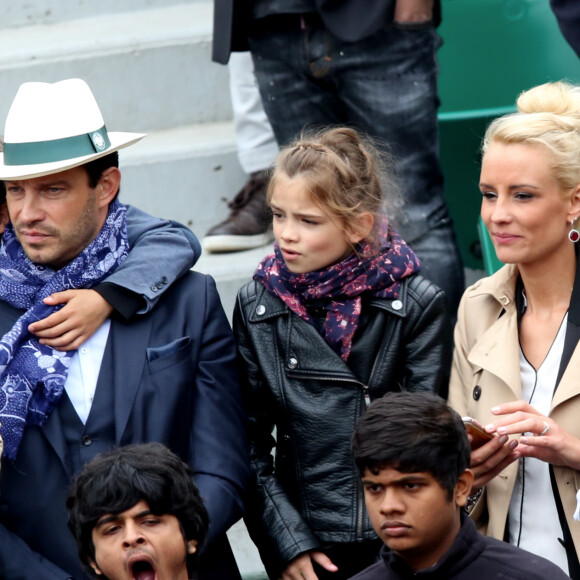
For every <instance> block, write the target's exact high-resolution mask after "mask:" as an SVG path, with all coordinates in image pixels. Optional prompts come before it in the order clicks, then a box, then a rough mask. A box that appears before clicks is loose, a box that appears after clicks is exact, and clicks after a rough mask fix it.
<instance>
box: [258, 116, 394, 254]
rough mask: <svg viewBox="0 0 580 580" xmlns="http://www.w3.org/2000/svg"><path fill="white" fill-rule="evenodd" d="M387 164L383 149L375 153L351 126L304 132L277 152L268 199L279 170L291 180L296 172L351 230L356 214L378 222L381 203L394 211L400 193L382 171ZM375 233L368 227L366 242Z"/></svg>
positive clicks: (374, 239) (317, 200)
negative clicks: (381, 151)
mask: <svg viewBox="0 0 580 580" xmlns="http://www.w3.org/2000/svg"><path fill="white" fill-rule="evenodd" d="M390 164H391V160H390V159H388V158H387V157H386V156H385V154H384V153H383V154H379V152H378V149H377V148H376V147H375V146H374V144H373V143H372V142H371V141H370V140H369V139H368V138H364V137H362V136H361V135H360V134H359V133H358V132H357V131H355V130H354V129H350V128H347V127H338V128H333V129H326V130H322V131H319V132H316V133H305V134H302V135H301V136H300V137H299V138H298V139H296V140H295V141H294V142H292V143H290V144H289V145H288V146H286V147H284V148H283V149H282V150H281V151H280V154H279V155H278V159H277V160H276V164H275V167H274V171H273V174H272V178H271V180H270V185H269V187H268V197H267V199H268V203H270V200H271V198H272V193H273V192H274V190H275V188H276V186H277V183H278V176H279V175H280V174H284V175H287V176H288V177H289V178H291V179H292V178H294V177H296V176H300V177H302V178H304V179H305V182H306V187H307V188H308V193H309V194H310V196H311V198H312V200H313V202H314V203H315V204H317V205H319V206H320V207H321V208H323V209H324V210H325V211H329V212H330V213H332V214H334V215H335V216H336V217H338V218H339V219H340V220H341V222H342V224H343V226H344V229H345V232H347V233H352V231H353V230H352V226H353V224H354V223H355V219H356V218H357V217H358V216H359V215H361V214H363V213H365V212H368V213H370V214H371V215H372V216H373V217H374V218H375V219H374V223H375V225H377V224H378V223H379V219H378V218H379V215H380V214H382V213H383V210H384V209H385V206H386V209H387V211H389V209H390V208H391V206H392V211H393V212H394V211H395V208H396V206H397V204H398V199H399V194H398V189H397V187H396V185H395V179H394V177H393V175H392V174H391V173H390V172H388V171H387V165H390ZM383 193H385V195H384V196H383ZM385 202H386V203H385ZM389 213H390V212H389ZM376 234H377V231H376V228H373V231H371V234H370V235H369V236H368V238H367V240H366V241H369V242H371V243H372V244H374V243H375V242H377V236H376Z"/></svg>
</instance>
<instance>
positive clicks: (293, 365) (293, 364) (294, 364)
mask: <svg viewBox="0 0 580 580" xmlns="http://www.w3.org/2000/svg"><path fill="white" fill-rule="evenodd" d="M297 366H298V361H297V360H296V359H295V358H291V359H290V360H289V361H288V368H289V369H295V368H296V367H297Z"/></svg>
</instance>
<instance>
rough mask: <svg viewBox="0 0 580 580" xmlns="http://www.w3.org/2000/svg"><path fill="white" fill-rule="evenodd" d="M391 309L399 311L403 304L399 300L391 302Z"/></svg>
mask: <svg viewBox="0 0 580 580" xmlns="http://www.w3.org/2000/svg"><path fill="white" fill-rule="evenodd" d="M393 308H394V309H395V310H401V308H403V303H402V302H401V301H400V300H393Z"/></svg>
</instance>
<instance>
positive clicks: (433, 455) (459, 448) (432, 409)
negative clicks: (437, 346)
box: [352, 392, 471, 499]
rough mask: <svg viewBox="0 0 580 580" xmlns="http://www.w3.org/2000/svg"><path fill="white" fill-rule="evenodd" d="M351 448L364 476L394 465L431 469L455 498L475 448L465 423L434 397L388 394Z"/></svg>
mask: <svg viewBox="0 0 580 580" xmlns="http://www.w3.org/2000/svg"><path fill="white" fill-rule="evenodd" d="M352 449H353V453H354V459H355V462H356V465H357V467H358V469H359V472H360V474H361V476H362V475H363V474H364V472H365V470H367V469H368V470H369V471H370V472H371V473H373V474H375V475H376V474H377V473H378V472H379V471H380V470H381V469H384V468H386V467H393V468H395V469H397V470H398V471H402V472H405V473H407V472H408V473H412V472H419V471H427V472H429V473H431V474H432V475H433V477H434V478H435V479H436V480H437V481H438V482H439V483H440V484H441V486H442V487H443V488H444V489H445V490H446V491H447V493H448V494H449V498H450V499H451V498H452V496H453V490H454V488H455V484H456V483H457V479H458V477H459V475H460V474H461V473H463V471H465V469H467V468H468V467H469V461H470V453H471V446H470V443H469V439H468V437H467V433H466V431H465V427H464V426H463V421H462V420H461V417H460V416H459V414H458V413H457V412H455V411H454V410H453V409H451V408H450V407H448V406H447V404H446V402H445V401H444V400H443V399H442V398H441V397H438V396H437V395H433V394H431V393H424V392H419V393H408V392H402V393H387V394H386V395H385V396H384V397H382V398H381V399H378V400H376V401H375V402H373V404H372V405H371V406H370V407H369V409H368V411H367V412H366V413H365V414H364V415H363V416H362V417H361V418H360V420H359V422H358V424H357V427H356V430H355V432H354V435H353V440H352Z"/></svg>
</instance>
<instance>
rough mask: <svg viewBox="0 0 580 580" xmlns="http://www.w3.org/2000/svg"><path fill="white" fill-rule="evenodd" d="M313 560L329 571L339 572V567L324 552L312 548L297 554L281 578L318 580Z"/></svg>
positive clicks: (287, 579)
mask: <svg viewBox="0 0 580 580" xmlns="http://www.w3.org/2000/svg"><path fill="white" fill-rule="evenodd" d="M312 560H314V561H315V562H316V563H317V564H318V565H319V566H322V567H323V568H324V569H325V570H328V571H329V572H337V571H338V567H337V566H335V565H334V564H333V563H332V560H331V559H330V558H329V557H328V556H327V555H326V554H324V553H323V552H318V551H316V550H312V551H310V552H304V554H300V556H297V557H296V558H294V560H292V562H290V564H288V566H286V569H285V570H284V572H282V576H280V580H318V576H317V575H316V572H315V571H314V568H313V567H312Z"/></svg>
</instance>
